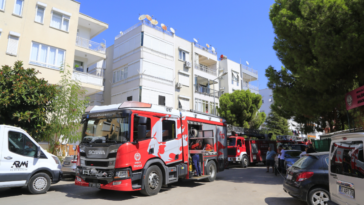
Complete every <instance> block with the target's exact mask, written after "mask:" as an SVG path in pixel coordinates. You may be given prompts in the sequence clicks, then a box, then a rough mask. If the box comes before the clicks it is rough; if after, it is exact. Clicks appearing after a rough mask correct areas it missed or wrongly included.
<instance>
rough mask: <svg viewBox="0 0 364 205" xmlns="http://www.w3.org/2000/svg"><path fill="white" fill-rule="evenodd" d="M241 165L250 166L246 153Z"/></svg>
mask: <svg viewBox="0 0 364 205" xmlns="http://www.w3.org/2000/svg"><path fill="white" fill-rule="evenodd" d="M241 164H242V165H241V166H242V167H243V168H247V167H248V166H249V159H248V157H247V156H246V155H244V156H243V159H242V160H241Z"/></svg>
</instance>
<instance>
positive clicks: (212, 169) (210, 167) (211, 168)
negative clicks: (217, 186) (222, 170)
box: [205, 161, 216, 182]
mask: <svg viewBox="0 0 364 205" xmlns="http://www.w3.org/2000/svg"><path fill="white" fill-rule="evenodd" d="M205 174H206V175H210V176H209V177H208V178H207V179H206V181H207V182H213V181H214V180H215V179H216V164H215V162H214V161H209V162H208V163H207V166H206V169H205Z"/></svg>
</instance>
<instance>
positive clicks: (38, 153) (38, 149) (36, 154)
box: [34, 147, 42, 158]
mask: <svg viewBox="0 0 364 205" xmlns="http://www.w3.org/2000/svg"><path fill="white" fill-rule="evenodd" d="M41 152H42V151H41V150H40V147H36V150H35V155H34V157H35V158H39V157H40V155H41Z"/></svg>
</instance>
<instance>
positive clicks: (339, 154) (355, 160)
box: [329, 140, 364, 204]
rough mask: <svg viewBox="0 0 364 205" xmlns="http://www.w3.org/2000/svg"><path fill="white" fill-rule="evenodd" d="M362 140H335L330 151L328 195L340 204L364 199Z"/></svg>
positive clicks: (359, 201) (358, 201) (358, 202)
mask: <svg viewBox="0 0 364 205" xmlns="http://www.w3.org/2000/svg"><path fill="white" fill-rule="evenodd" d="M363 165H364V155H363V141H361V140H345V141H335V142H333V143H332V145H331V152H330V173H329V183H330V195H331V197H332V199H333V200H334V201H335V202H337V203H340V204H345V203H347V204H360V203H362V202H363V201H364V196H363V195H362V194H361V193H363V191H364V166H363Z"/></svg>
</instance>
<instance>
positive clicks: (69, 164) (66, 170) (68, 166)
mask: <svg viewBox="0 0 364 205" xmlns="http://www.w3.org/2000/svg"><path fill="white" fill-rule="evenodd" d="M76 168H77V156H76V155H73V156H68V157H66V158H65V159H64V161H63V164H62V174H63V178H67V177H75V176H76Z"/></svg>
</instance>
